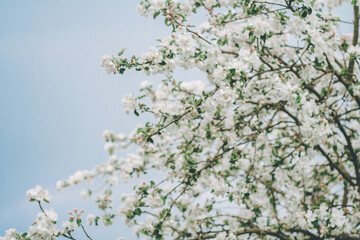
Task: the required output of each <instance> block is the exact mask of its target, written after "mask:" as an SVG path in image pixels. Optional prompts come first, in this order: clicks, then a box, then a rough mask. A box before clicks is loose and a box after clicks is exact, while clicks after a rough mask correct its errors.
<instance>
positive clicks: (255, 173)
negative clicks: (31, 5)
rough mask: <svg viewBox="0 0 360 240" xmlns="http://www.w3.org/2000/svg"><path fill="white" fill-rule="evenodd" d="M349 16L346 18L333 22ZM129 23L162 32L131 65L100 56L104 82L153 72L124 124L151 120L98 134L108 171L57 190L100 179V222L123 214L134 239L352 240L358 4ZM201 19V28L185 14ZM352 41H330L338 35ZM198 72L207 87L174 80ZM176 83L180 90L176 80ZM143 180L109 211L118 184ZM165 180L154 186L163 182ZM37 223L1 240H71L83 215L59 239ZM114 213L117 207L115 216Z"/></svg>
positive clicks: (248, 4)
mask: <svg viewBox="0 0 360 240" xmlns="http://www.w3.org/2000/svg"><path fill="white" fill-rule="evenodd" d="M341 5H348V6H349V7H351V8H352V9H353V21H351V22H346V21H344V20H342V19H341V18H340V17H339V16H336V15H335V14H334V13H333V10H334V9H335V8H336V7H339V6H341ZM138 12H139V14H140V15H142V16H145V17H152V18H163V19H164V23H165V25H166V26H168V27H169V29H170V30H169V31H170V32H171V33H170V35H169V36H168V37H165V38H163V39H160V40H159V43H158V45H157V46H156V47H152V48H150V49H149V50H148V51H147V52H145V53H144V54H142V56H140V57H138V56H132V57H131V56H130V57H129V56H128V57H127V58H125V57H123V56H124V55H125V53H124V50H122V51H121V52H119V54H118V56H112V57H110V56H104V58H103V60H102V67H104V68H105V70H106V71H107V72H108V73H114V74H117V73H119V74H124V72H125V71H127V70H130V69H135V70H136V71H143V72H144V73H146V74H147V75H151V74H163V75H164V80H163V81H162V83H161V84H160V85H158V86H156V87H154V86H153V85H154V84H153V83H150V82H148V81H145V82H143V83H141V87H140V92H141V94H140V95H139V96H134V95H133V94H128V95H126V96H125V97H124V98H123V106H124V110H125V112H126V113H134V114H135V115H137V116H139V115H142V114H146V113H147V114H151V115H152V116H153V119H154V120H153V121H149V122H147V123H146V124H144V125H142V126H138V127H136V128H135V129H134V130H133V131H132V132H131V133H130V134H129V135H125V134H115V133H114V132H111V131H108V130H107V131H105V132H104V134H103V137H104V140H105V141H106V145H105V149H106V151H107V152H108V153H109V160H108V161H107V162H106V163H102V164H100V165H99V166H97V167H95V168H94V169H92V170H86V171H78V172H76V173H75V174H74V175H73V176H70V177H69V178H68V179H67V180H63V181H59V182H58V188H59V189H61V188H65V187H68V186H71V185H75V184H78V183H80V182H83V181H90V182H91V181H92V180H93V179H94V178H102V179H103V180H100V181H104V182H105V187H104V191H103V192H102V193H101V194H100V195H96V194H93V192H92V190H91V189H89V190H86V191H84V192H83V193H82V194H83V196H84V197H86V198H92V199H94V201H95V202H97V203H98V207H99V208H100V209H101V211H102V213H103V214H101V215H98V216H95V215H89V216H88V217H87V220H88V222H89V224H94V225H110V224H112V223H113V220H114V218H117V217H119V216H120V217H122V218H123V219H124V221H125V223H126V224H127V225H129V226H132V227H134V231H135V234H137V235H138V236H141V237H143V239H194V240H195V239H217V240H225V239H226V240H235V239H286V240H287V239H360V167H359V163H360V162H359V161H360V82H359V78H358V76H359V73H360V72H359V69H360V64H359V56H360V46H359V44H358V36H359V6H358V3H357V1H356V0H352V1H350V0H266V1H263V0H185V1H180V0H179V1H177V0H143V1H141V2H140V4H139V5H138ZM193 14H199V15H203V16H204V17H205V19H207V20H206V21H205V22H204V23H202V24H201V25H199V26H195V25H193V24H192V22H191V19H192V18H191V15H193ZM341 24H351V26H352V27H353V32H352V33H349V34H345V35H341V33H340V31H341V29H340V25H341ZM179 67H182V68H184V69H198V70H200V71H201V72H202V73H203V74H204V76H206V78H207V81H200V80H198V81H181V79H179V80H180V81H179V80H177V79H174V77H173V73H174V71H175V69H176V68H179ZM182 80H183V79H182ZM144 174H150V176H155V175H156V177H154V179H153V180H152V181H149V182H143V183H141V184H139V185H136V186H134V192H133V193H129V194H124V195H123V197H122V204H121V206H120V207H119V208H118V207H117V206H113V205H114V204H113V198H115V197H116V196H117V194H114V193H115V192H116V186H117V182H118V178H120V179H121V180H122V181H124V182H127V181H128V180H129V179H131V178H136V177H137V178H141V176H143V175H144ZM160 177H162V179H160ZM27 196H28V198H29V199H30V200H31V201H35V202H38V203H39V206H40V208H41V212H40V213H39V215H38V216H37V220H36V224H35V225H33V226H32V227H30V230H29V231H28V232H27V233H18V232H17V231H16V230H15V229H10V230H8V231H7V232H6V236H5V237H3V238H0V239H2V240H3V239H5V240H10V239H11V240H13V239H57V238H58V237H65V238H68V239H75V237H73V235H72V232H73V231H76V230H77V229H78V230H79V231H83V233H84V236H85V237H87V238H89V239H92V238H91V236H89V234H88V233H87V232H86V230H85V226H84V225H83V217H82V213H83V211H79V210H77V209H75V210H74V211H73V212H70V213H69V214H70V218H69V221H67V222H65V223H63V226H62V228H60V227H58V226H57V225H56V220H57V214H56V213H55V212H54V211H53V210H46V209H44V208H43V201H49V200H50V196H49V193H48V192H47V191H46V190H43V189H42V188H41V187H40V186H37V187H36V188H35V189H32V190H29V191H28V193H27ZM114 209H115V210H114Z"/></svg>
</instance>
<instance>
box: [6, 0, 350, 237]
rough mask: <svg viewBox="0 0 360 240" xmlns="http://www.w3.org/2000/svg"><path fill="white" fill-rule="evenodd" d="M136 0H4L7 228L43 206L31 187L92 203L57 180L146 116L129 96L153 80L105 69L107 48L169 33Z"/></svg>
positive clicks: (64, 200) (150, 41) (134, 47)
mask: <svg viewBox="0 0 360 240" xmlns="http://www.w3.org/2000/svg"><path fill="white" fill-rule="evenodd" d="M137 3H138V1H133V0H131V1H130V0H129V1H125V0H106V1H99V0H97V1H95V0H77V1H71V0H62V1H46V0H34V1H25V0H2V1H0V56H1V60H0V83H1V85H0V133H1V134H0V213H1V214H0V235H3V234H4V232H5V230H6V229H8V228H10V227H14V228H17V229H19V230H20V231H21V230H26V229H27V227H28V226H29V225H30V224H31V223H32V221H33V220H34V219H35V217H36V213H37V212H38V208H37V206H36V205H35V204H31V203H28V201H27V199H26V198H25V192H26V190H27V189H29V188H33V187H34V186H35V185H37V184H41V185H42V186H43V187H44V188H46V189H49V190H50V192H51V194H52V195H54V202H53V203H52V204H51V207H53V208H55V209H56V210H57V212H58V213H59V214H63V215H64V216H65V215H66V212H67V210H70V209H71V208H72V207H78V208H85V207H86V209H87V210H88V209H91V207H89V206H92V204H91V202H85V201H82V200H81V198H80V196H79V194H78V192H79V191H78V189H79V188H78V189H75V188H73V189H68V190H65V191H64V192H60V193H58V192H57V190H56V185H55V184H56V181H57V180H59V179H64V178H67V177H68V176H69V175H70V174H72V173H73V172H75V171H76V170H78V169H87V168H92V167H93V166H94V165H96V164H98V163H99V162H100V161H104V160H105V159H106V158H107V154H106V153H105V152H104V150H103V146H104V142H103V141H102V139H101V134H102V132H103V130H104V129H112V130H114V131H115V132H125V133H127V132H129V131H130V130H131V129H133V128H134V126H135V124H136V122H138V121H139V119H138V118H136V117H135V116H133V115H126V114H125V113H124V112H122V110H121V105H122V104H121V99H122V97H123V96H124V94H126V93H131V92H135V91H136V89H137V88H138V86H139V85H140V82H141V81H143V80H149V79H148V78H147V77H146V76H145V75H143V74H139V73H136V72H129V73H128V74H127V75H126V77H121V76H119V75H115V76H114V75H107V74H106V73H105V71H104V70H103V69H102V68H101V67H100V61H101V57H102V56H103V55H104V54H114V55H115V54H116V53H117V51H118V50H120V49H122V48H123V47H126V48H127V51H128V52H129V53H134V54H140V53H141V52H143V51H145V50H146V49H147V48H149V47H150V46H152V45H154V44H155V43H156V39H157V38H161V37H163V36H165V35H166V34H167V33H168V32H169V31H170V30H169V29H166V27H165V26H164V24H163V23H162V20H161V19H158V20H156V21H155V20H151V19H147V18H142V17H139V16H138V15H137V13H136V5H137ZM343 14H345V15H349V17H348V19H351V14H349V13H348V12H347V10H343ZM193 78H194V79H192V80H195V79H196V78H198V76H193ZM159 80H160V79H159V77H157V79H156V81H159ZM120 187H123V188H124V191H126V190H127V191H128V190H129V189H127V188H126V187H125V186H120ZM59 217H60V219H61V216H59ZM117 226H121V227H120V228H117ZM105 231H106V233H101V234H102V236H103V237H104V236H109V237H110V236H112V237H115V236H119V235H121V233H120V234H119V232H122V231H123V232H124V234H123V235H124V236H129V234H130V233H131V230H128V229H127V228H126V227H125V226H124V225H121V224H120V225H115V227H112V228H109V229H106V228H105ZM90 232H96V229H93V228H91V229H90ZM98 234H99V233H98ZM94 236H96V233H94ZM97 236H99V235H97ZM104 239H105V238H104Z"/></svg>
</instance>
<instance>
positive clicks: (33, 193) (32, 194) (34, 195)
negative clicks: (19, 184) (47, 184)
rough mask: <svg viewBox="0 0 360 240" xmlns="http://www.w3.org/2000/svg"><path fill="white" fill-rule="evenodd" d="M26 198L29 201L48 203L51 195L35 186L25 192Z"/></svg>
mask: <svg viewBox="0 0 360 240" xmlns="http://www.w3.org/2000/svg"><path fill="white" fill-rule="evenodd" d="M26 197H27V198H28V199H30V200H36V201H40V202H41V201H46V202H49V201H50V200H51V198H52V197H51V195H50V193H49V191H48V190H45V189H43V188H42V187H41V186H40V185H36V187H35V188H32V189H29V190H28V191H27V192H26Z"/></svg>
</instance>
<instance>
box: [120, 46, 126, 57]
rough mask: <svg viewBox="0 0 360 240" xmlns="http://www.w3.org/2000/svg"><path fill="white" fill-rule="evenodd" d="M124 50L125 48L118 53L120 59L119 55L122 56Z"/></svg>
mask: <svg viewBox="0 0 360 240" xmlns="http://www.w3.org/2000/svg"><path fill="white" fill-rule="evenodd" d="M125 50H126V48H123V49H121V50H120V52H118V56H119V57H120V56H121V55H123V54H124V52H125Z"/></svg>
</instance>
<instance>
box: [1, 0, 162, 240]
mask: <svg viewBox="0 0 360 240" xmlns="http://www.w3.org/2000/svg"><path fill="white" fill-rule="evenodd" d="M137 2H138V1H119V0H117V1H115V0H109V1H108V0H107V1H92V0H78V1H71V0H63V1H45V0H44V1H42V0H37V1H20V0H4V1H0V55H1V60H0V83H1V87H0V116H1V118H0V132H1V135H0V183H1V184H0V212H1V214H0V236H2V235H4V232H5V230H6V229H8V228H10V227H15V228H17V229H19V230H20V231H26V230H27V228H28V226H29V225H31V223H32V222H33V220H34V219H35V217H36V214H37V212H38V208H37V206H35V205H34V204H31V203H28V202H27V200H26V199H25V192H26V190H27V189H29V188H32V187H34V186H35V185H36V184H40V185H42V186H43V187H44V188H47V189H49V190H50V191H51V193H52V194H53V195H55V197H54V202H53V204H51V206H50V207H53V208H55V210H57V211H58V213H59V215H64V216H66V212H67V210H70V209H72V208H73V207H78V208H82V207H84V206H85V207H90V206H93V205H91V204H90V203H86V202H83V201H82V200H81V199H80V195H79V189H81V188H74V189H69V190H65V191H64V192H61V193H58V192H57V190H56V188H55V184H56V181H57V180H59V179H64V178H67V177H68V176H69V175H70V174H72V173H73V172H75V171H76V170H78V169H89V168H92V167H94V166H95V165H97V164H99V163H100V162H101V161H106V159H107V155H106V153H105V152H104V150H103V145H104V143H103V141H102V139H101V134H102V132H103V130H104V129H112V130H115V131H116V132H125V133H127V132H129V131H130V130H131V129H132V128H133V127H134V126H135V123H136V122H138V121H139V119H138V118H136V117H134V116H132V115H129V116H128V115H125V114H124V113H123V112H122V110H121V98H122V96H123V95H124V94H125V93H128V92H135V91H136V89H137V88H138V86H139V84H140V82H141V81H142V80H145V79H147V78H146V77H145V75H143V74H141V73H135V72H133V73H131V72H129V73H128V74H127V75H126V76H121V77H120V76H119V75H116V76H114V75H107V74H106V73H105V71H104V70H103V69H102V68H100V60H101V57H102V56H103V55H104V54H116V52H117V51H118V50H120V49H122V48H123V47H126V48H127V49H128V50H127V52H128V53H135V54H139V53H141V52H143V51H145V50H146V49H147V48H148V47H150V46H152V45H153V44H155V43H156V39H157V38H160V37H162V36H165V35H166V34H167V29H166V28H165V27H164V26H163V24H161V23H160V22H158V21H154V20H150V19H145V18H142V17H139V16H138V15H137V13H136V5H137ZM120 187H121V186H120ZM86 209H87V208H86ZM90 209H91V207H90ZM119 222H120V221H119ZM118 226H120V228H117V230H116V231H114V230H111V228H110V229H106V230H105V232H107V233H106V234H107V235H106V236H111V237H113V239H115V237H116V236H121V235H124V234H125V235H129V233H130V232H131V231H129V230H127V227H124V226H123V225H121V224H119V225H118ZM93 231H94V232H95V233H94V234H95V235H96V229H94V230H93ZM123 231H124V232H123ZM122 232H123V234H122ZM102 236H104V235H103V233H102Z"/></svg>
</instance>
